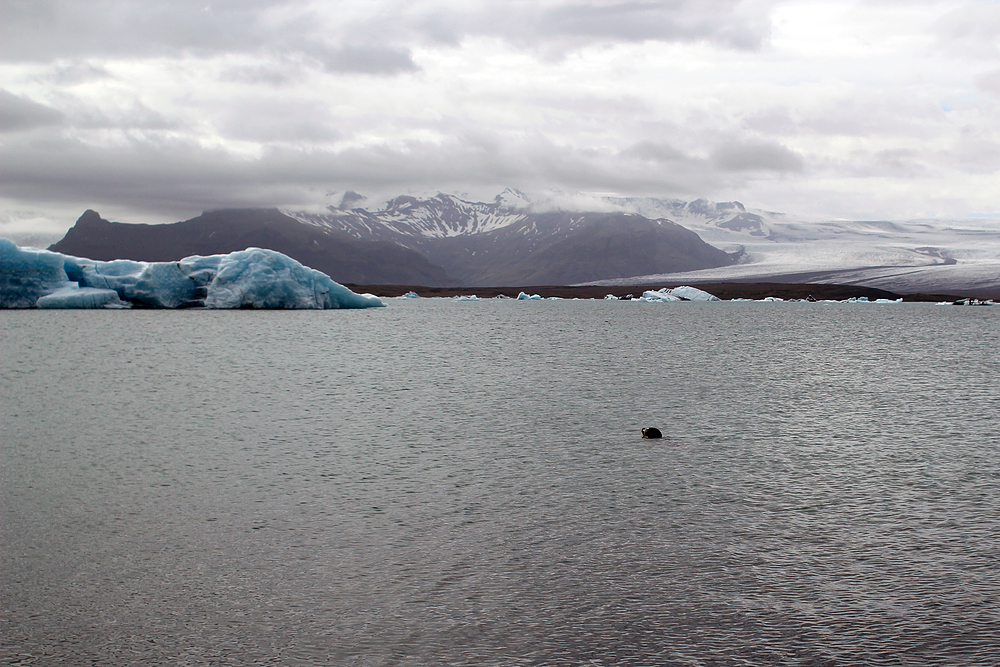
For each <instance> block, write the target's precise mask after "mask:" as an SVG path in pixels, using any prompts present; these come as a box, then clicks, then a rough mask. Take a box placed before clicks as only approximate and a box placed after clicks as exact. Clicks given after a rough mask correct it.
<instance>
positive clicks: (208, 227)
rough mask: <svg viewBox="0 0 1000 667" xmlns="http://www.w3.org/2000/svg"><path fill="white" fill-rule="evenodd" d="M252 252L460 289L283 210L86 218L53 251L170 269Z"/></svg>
mask: <svg viewBox="0 0 1000 667" xmlns="http://www.w3.org/2000/svg"><path fill="white" fill-rule="evenodd" d="M249 247H257V248H269V249H271V250H277V251H278V252H280V253H283V254H285V255H288V256H289V257H292V258H293V259H296V260H298V261H299V262H301V263H303V264H305V265H306V266H308V267H311V268H314V269H316V270H318V271H322V272H323V273H325V274H327V275H328V276H330V277H331V278H333V279H334V280H336V281H338V282H342V283H353V284H357V285H378V284H394V283H402V284H411V285H454V284H456V282H455V280H453V279H452V278H451V277H450V276H448V274H447V273H446V272H445V271H444V269H442V268H441V267H440V266H435V265H434V264H431V263H430V262H429V261H428V260H427V259H426V258H425V257H424V256H423V255H421V254H420V253H418V252H416V251H414V250H411V249H409V248H405V247H403V246H401V245H399V244H396V243H392V242H389V241H378V240H364V239H358V238H355V237H352V236H350V235H348V234H346V233H344V232H337V231H336V230H329V229H320V228H317V227H315V226H313V225H307V224H303V223H301V222H299V221H298V220H295V219H293V218H291V217H289V216H287V215H285V214H284V213H282V212H281V211H279V210H277V209H227V210H222V211H212V212H209V213H203V214H202V215H200V216H198V217H196V218H192V219H191V220H186V221H184V222H176V223H173V224H165V225H144V224H126V223H120V222H108V221H107V220H104V219H103V218H101V216H100V215H99V214H98V213H96V212H95V211H87V212H86V213H84V214H83V215H82V216H80V219H79V220H77V221H76V224H75V225H74V226H73V227H72V228H71V229H70V230H69V231H68V232H67V233H66V236H65V237H64V238H63V239H62V240H61V241H59V242H58V243H55V244H53V245H51V246H50V247H49V249H50V250H54V251H56V252H61V253H65V254H67V255H75V256H77V257H87V258H89V259H98V260H112V259H133V260H138V261H145V262H170V261H175V260H178V259H182V258H184V257H189V256H191V255H218V254H224V253H230V252H235V251H238V250H245V249H246V248H249Z"/></svg>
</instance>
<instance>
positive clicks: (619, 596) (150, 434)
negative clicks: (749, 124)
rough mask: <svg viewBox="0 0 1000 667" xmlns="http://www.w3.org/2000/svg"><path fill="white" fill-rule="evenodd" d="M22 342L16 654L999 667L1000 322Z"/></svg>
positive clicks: (782, 310) (133, 333)
mask: <svg viewBox="0 0 1000 667" xmlns="http://www.w3.org/2000/svg"><path fill="white" fill-rule="evenodd" d="M0 326H2V348H0V351H2V360H0V361H2V385H0V389H2V407H0V409H2V413H0V414H2V422H0V437H2V450H0V456H2V459H0V464H2V467H0V483H2V487H0V491H2V499H0V500H2V506H0V539H2V551H0V563H2V570H0V574H2V582H0V599H2V627H0V661H2V662H3V663H4V664H13V665H46V666H48V665H254V664H262V665H346V666H350V665H359V666H360V665H365V666H378V665H399V666H403V665H405V666H409V665H462V666H465V665H469V666H471V665H477V666H481V665H486V666H489V665H496V666H500V665H503V666H507V665H653V666H659V665H664V666H673V665H677V666H681V665H683V666H696V665H706V666H707V665H727V666H728V665H854V664H865V665H996V664H1000V421H998V418H1000V307H993V308H959V307H944V306H932V305H921V304H913V305H911V304H892V305H875V304H852V305H846V304H806V303H767V304H764V303H710V304H697V303H683V304H640V303H626V302H602V301H542V302H514V301H495V300H489V301H479V302H462V303H459V302H456V301H452V300H412V301H396V300H393V301H390V302H389V307H388V308H381V309H374V310H364V311H325V312H315V311H310V312H303V311H296V312H290V311H289V312H266V311H234V312H210V311H198V310H189V311H94V312H81V311H6V312H0ZM644 426H657V427H659V428H660V429H661V430H662V431H663V433H664V436H665V437H664V439H662V440H658V441H649V440H641V439H640V437H639V434H640V428H642V427H644Z"/></svg>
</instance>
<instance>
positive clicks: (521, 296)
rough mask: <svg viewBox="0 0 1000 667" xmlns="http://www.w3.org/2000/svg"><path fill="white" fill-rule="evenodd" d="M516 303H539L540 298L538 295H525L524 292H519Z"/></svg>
mask: <svg viewBox="0 0 1000 667" xmlns="http://www.w3.org/2000/svg"><path fill="white" fill-rule="evenodd" d="M517 300H518V301H541V300H542V297H541V296H540V295H538V294H531V295H529V294H527V293H526V292H521V293H520V294H518V295H517Z"/></svg>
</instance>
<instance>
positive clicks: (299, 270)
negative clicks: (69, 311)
mask: <svg viewBox="0 0 1000 667" xmlns="http://www.w3.org/2000/svg"><path fill="white" fill-rule="evenodd" d="M384 305H385V304H384V303H382V301H381V300H380V299H379V298H378V297H376V296H372V295H371V294H356V293H354V292H352V291H351V290H349V289H347V288H346V287H344V286H343V285H340V284H338V283H336V282H334V281H333V280H331V279H330V277H329V276H327V275H326V274H325V273H321V272H319V271H316V270H315V269H310V268H309V267H307V266H303V265H302V264H300V263H299V262H297V261H295V260H294V259H292V258H291V257H288V256H286V255H282V254H281V253H279V252H275V251H273V250H263V249H261V248H247V249H246V250H241V251H239V252H233V253H229V254H228V255H211V256H209V257H200V256H193V257H186V258H184V259H182V260H180V261H177V262H134V261H131V260H126V259H119V260H114V261H110V262H101V261H96V260H92V259H84V258H80V257H71V256H69V255H63V254H61V253H57V252H50V251H48V250H38V249H35V248H19V247H18V246H17V245H15V244H14V243H13V242H11V241H8V240H7V239H0V308H33V307H37V308H128V307H131V306H137V307H144V308H191V307H203V308H266V309H282V308H287V309H326V308H377V307H379V306H384Z"/></svg>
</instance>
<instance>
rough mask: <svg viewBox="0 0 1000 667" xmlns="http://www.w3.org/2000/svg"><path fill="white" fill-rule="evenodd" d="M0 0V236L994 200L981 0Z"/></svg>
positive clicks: (988, 42) (877, 208)
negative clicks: (507, 191) (562, 202)
mask: <svg viewBox="0 0 1000 667" xmlns="http://www.w3.org/2000/svg"><path fill="white" fill-rule="evenodd" d="M0 7H2V15H0V89H2V90H0V131H2V135H0V151H2V152H0V235H2V234H4V232H23V231H25V230H27V229H38V230H43V231H63V230H65V229H66V228H67V227H69V226H70V225H72V223H73V222H74V221H75V219H76V217H78V216H79V215H80V214H81V213H82V212H83V210H84V209H86V208H93V209H95V210H97V211H99V212H101V213H102V215H104V217H106V218H109V219H116V220H122V221H126V222H172V221H176V220H182V219H186V218H189V217H192V216H194V215H197V214H198V213H200V212H201V211H202V210H205V209H212V208H220V207H233V206H279V207H289V208H307V207H316V206H321V205H324V204H325V203H327V199H328V197H331V196H332V195H330V194H329V193H332V192H338V191H344V190H356V191H358V192H361V193H363V194H366V195H368V196H369V197H370V198H372V199H373V200H375V201H378V200H380V199H381V198H387V197H389V196H392V195H396V194H403V193H414V194H422V193H429V194H433V193H435V192H438V191H443V192H448V193H453V194H458V195H464V196H467V197H469V198H473V199H492V197H493V196H494V195H495V194H497V193H498V192H500V191H501V190H502V189H503V188H504V187H507V186H510V187H516V188H520V189H522V190H525V191H528V192H547V191H559V192H565V193H575V192H585V193H616V194H621V195H655V196H667V197H678V198H682V199H695V198H698V197H706V198H709V199H713V200H717V201H723V200H731V199H738V200H740V201H742V202H743V203H744V204H746V205H747V206H749V207H754V208H764V209H768V210H776V211H784V212H790V213H795V214H799V215H804V216H815V217H826V218H838V217H839V218H915V217H964V216H973V215H975V216H984V215H987V216H997V215H1000V0H972V1H964V2H963V1H943V2H933V1H929V0H928V1H924V0H898V1H897V0H869V1H867V2H850V1H847V0H844V1H833V2H814V1H812V0H805V1H795V2H782V1H779V0H773V1H772V0H747V1H742V2H741V1H737V0H662V1H656V0H649V1H647V0H635V1H627V0H626V1H605V0H575V1H574V0H503V1H499V0H498V1H488V0H399V1H396V0H364V1H361V0H355V1H352V2H331V1H322V2H309V1H306V0H284V1H281V0H277V1H265V0H198V1H192V0H141V1H131V0H117V1H116V0H88V1H87V2H80V1H79V0H0Z"/></svg>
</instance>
